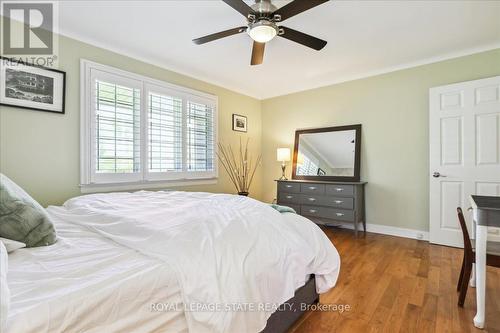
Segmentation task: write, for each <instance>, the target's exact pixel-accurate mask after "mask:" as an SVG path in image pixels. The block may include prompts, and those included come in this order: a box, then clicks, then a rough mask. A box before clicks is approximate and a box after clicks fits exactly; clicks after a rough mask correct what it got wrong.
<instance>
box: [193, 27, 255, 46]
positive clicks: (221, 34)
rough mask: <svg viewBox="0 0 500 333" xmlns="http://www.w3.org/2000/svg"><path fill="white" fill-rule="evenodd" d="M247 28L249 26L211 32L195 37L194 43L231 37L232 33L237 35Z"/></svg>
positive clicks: (198, 43)
mask: <svg viewBox="0 0 500 333" xmlns="http://www.w3.org/2000/svg"><path fill="white" fill-rule="evenodd" d="M246 30H247V27H239V28H234V29H229V30H225V31H221V32H217V33H215V34H211V35H207V36H203V37H200V38H196V39H193V43H195V44H197V45H200V44H205V43H208V42H211V41H214V40H217V39H220V38H224V37H229V36H232V35H236V34H239V33H242V32H245V31H246Z"/></svg>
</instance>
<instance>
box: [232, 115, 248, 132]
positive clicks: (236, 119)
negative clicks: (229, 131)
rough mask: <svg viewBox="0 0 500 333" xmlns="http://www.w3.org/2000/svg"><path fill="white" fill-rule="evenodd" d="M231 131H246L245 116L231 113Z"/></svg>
mask: <svg viewBox="0 0 500 333" xmlns="http://www.w3.org/2000/svg"><path fill="white" fill-rule="evenodd" d="M233 131H238V132H246V131H247V117H245V116H240V115H239V114H233Z"/></svg>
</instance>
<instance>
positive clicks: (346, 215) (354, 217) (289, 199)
mask: <svg viewBox="0 0 500 333" xmlns="http://www.w3.org/2000/svg"><path fill="white" fill-rule="evenodd" d="M277 182H278V196H277V203H278V205H284V206H289V207H292V208H293V209H295V210H296V211H297V213H298V214H300V215H303V216H306V217H307V218H309V219H311V220H312V221H314V222H315V223H317V224H323V225H328V224H334V223H346V222H347V223H353V224H354V233H355V235H357V234H358V224H359V223H363V230H364V231H366V219H365V194H364V185H365V184H366V182H327V181H309V180H277Z"/></svg>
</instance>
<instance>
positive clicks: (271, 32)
mask: <svg viewBox="0 0 500 333" xmlns="http://www.w3.org/2000/svg"><path fill="white" fill-rule="evenodd" d="M248 34H249V35H250V37H251V38H252V39H253V40H254V41H256V42H258V43H267V42H269V41H270V40H271V39H273V38H274V37H276V35H278V27H277V26H276V24H274V23H273V22H271V21H267V20H260V21H258V22H255V23H252V24H250V25H249V26H248Z"/></svg>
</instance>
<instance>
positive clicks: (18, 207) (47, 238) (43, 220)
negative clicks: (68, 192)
mask: <svg viewBox="0 0 500 333" xmlns="http://www.w3.org/2000/svg"><path fill="white" fill-rule="evenodd" d="M0 237H3V238H8V239H12V240H15V241H18V242H23V243H25V244H26V247H36V246H44V245H51V244H54V243H55V242H56V230H55V229H54V225H53V224H52V222H51V221H50V219H49V216H48V214H47V212H46V211H45V209H43V207H42V206H41V205H40V204H39V203H38V202H36V201H35V200H34V199H33V198H32V197H30V196H29V194H28V193H26V192H25V191H24V190H23V189H22V188H20V187H19V186H18V185H17V184H16V183H14V182H13V181H12V180H10V179H9V178H7V177H6V176H5V175H3V174H0Z"/></svg>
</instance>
